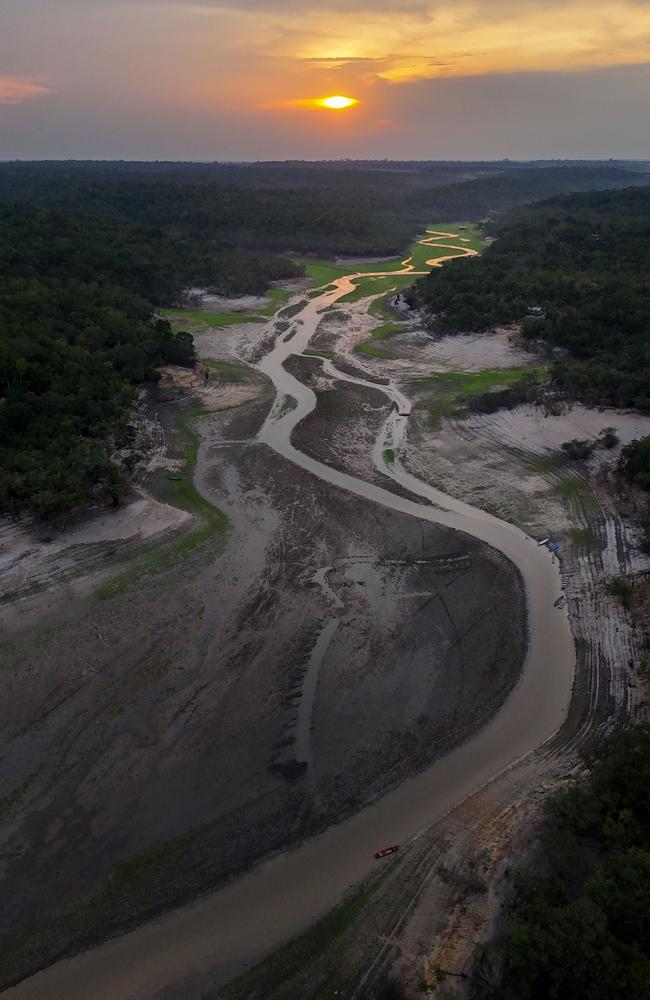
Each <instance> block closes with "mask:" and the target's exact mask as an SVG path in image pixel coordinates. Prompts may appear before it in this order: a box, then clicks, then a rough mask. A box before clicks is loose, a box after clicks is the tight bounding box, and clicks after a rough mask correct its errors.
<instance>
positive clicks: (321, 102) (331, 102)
mask: <svg viewBox="0 0 650 1000" xmlns="http://www.w3.org/2000/svg"><path fill="white" fill-rule="evenodd" d="M314 103H315V104H317V105H318V107H320V108H329V109H330V110H331V111H343V109H344V108H352V107H354V105H355V104H358V103H359V102H358V101H357V100H355V98H354V97H343V95H342V94H335V95H334V97H320V98H319V99H318V100H317V101H315V102H314Z"/></svg>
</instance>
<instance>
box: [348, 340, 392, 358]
mask: <svg viewBox="0 0 650 1000" xmlns="http://www.w3.org/2000/svg"><path fill="white" fill-rule="evenodd" d="M355 351H356V352H357V353H358V354H368V355H370V357H371V358H382V359H383V360H384V361H390V360H391V359H392V358H394V357H395V355H394V354H391V352H390V351H387V350H385V349H384V348H383V347H377V346H376V345H375V344H373V343H372V341H370V340H364V341H363V342H362V343H361V344H357V346H356V347H355Z"/></svg>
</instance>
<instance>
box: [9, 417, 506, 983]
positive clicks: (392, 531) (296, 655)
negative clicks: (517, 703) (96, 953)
mask: <svg viewBox="0 0 650 1000" xmlns="http://www.w3.org/2000/svg"><path fill="white" fill-rule="evenodd" d="M268 405H269V404H268V403H258V404H248V405H246V406H244V407H242V408H241V409H239V410H237V411H234V412H233V413H224V414H215V415H211V416H210V417H208V418H206V419H205V420H204V421H203V428H202V433H203V436H204V444H203V446H202V448H201V451H200V461H199V468H198V472H197V482H198V485H199V487H200V489H201V491H202V492H203V494H204V495H205V496H207V497H208V498H209V499H212V500H213V501H214V502H215V503H217V504H218V505H219V506H221V507H222V508H223V509H224V510H225V511H226V513H227V514H228V515H229V516H230V517H231V520H232V525H233V527H232V533H231V537H230V538H229V543H228V546H227V549H226V550H225V552H224V553H223V554H220V555H219V554H218V553H217V552H216V551H215V550H214V549H213V550H212V551H209V550H208V551H204V552H203V553H201V555H200V556H198V557H196V558H194V559H190V560H188V561H186V562H185V563H181V564H179V566H178V567H176V568H175V569H174V572H173V573H162V574H159V575H158V576H156V577H155V578H153V579H151V580H145V581H142V582H141V583H139V584H138V585H137V586H136V587H135V588H134V589H131V590H129V591H128V592H125V593H122V594H118V595H117V596H114V597H112V598H110V599H108V600H105V601H101V602H97V601H96V599H94V598H93V597H92V595H88V596H85V597H84V596H74V595H73V594H68V595H66V597H65V599H62V596H63V595H61V594H58V593H57V592H47V593H45V594H42V595H36V596H34V597H30V598H26V599H25V600H23V601H21V602H19V603H18V604H17V605H9V606H7V607H6V608H5V609H4V611H3V616H4V626H5V627H4V629H3V680H4V686H5V697H4V699H3V704H2V732H3V750H2V757H1V759H0V774H1V775H2V776H3V793H4V794H5V795H6V796H7V797H8V800H9V803H10V804H9V808H8V809H6V810H5V811H4V812H3V815H2V825H1V826H0V830H1V834H2V842H1V846H0V854H1V856H2V865H3V903H4V906H3V913H2V929H3V932H4V933H5V934H6V933H8V932H9V931H10V930H16V929H17V928H24V927H29V926H30V924H31V923H32V922H33V921H34V920H35V919H36V918H37V917H43V916H44V915H46V914H52V913H54V912H57V913H58V914H59V917H58V918H57V919H56V920H52V919H48V922H47V923H48V932H47V940H46V942H45V945H46V947H45V950H46V952H47V955H48V958H49V959H50V960H51V958H52V957H53V955H55V954H58V953H61V952H62V951H65V949H66V947H67V946H68V944H69V942H70V941H71V940H76V941H79V940H83V941H84V942H85V943H87V942H88V941H90V940H92V939H93V937H95V936H99V935H104V934H105V933H106V932H107V931H108V930H109V929H110V928H111V927H114V928H116V927H118V926H122V927H124V926H127V925H129V924H131V923H133V922H136V921H140V920H142V919H143V918H144V917H145V916H147V915H150V914H152V913H154V912H156V911H157V910H159V909H161V908H163V907H167V906H169V905H172V904H174V903H177V902H180V901H181V900H183V899H185V898H187V897H188V896H191V895H193V894H196V893H198V892H200V891H202V890H205V889H206V888H207V887H209V886H210V885H214V884H216V883H218V882H219V881H220V880H221V879H223V878H224V877H225V876H226V875H228V874H229V873H230V872H236V871H238V870H241V868H242V867H243V866H246V865H247V864H250V863H251V862H252V861H253V860H254V859H256V858H258V857H260V856H261V855H263V854H266V853H268V852H269V851H273V850H278V849H280V848H282V847H284V846H285V845H287V844H289V843H291V842H292V841H295V840H296V839H298V838H300V837H301V836H303V835H304V834H306V833H307V832H309V831H313V830H315V829H318V828H321V827H323V826H324V825H326V824H327V823H328V822H331V821H332V820H334V819H336V818H338V817H340V816H343V815H345V814H347V813H349V812H352V811H354V810H356V809H357V808H358V807H359V805H360V804H361V803H363V802H364V801H368V800H369V799H371V798H372V797H373V796H375V795H378V794H380V793H381V792H382V791H384V790H385V789H386V788H387V787H389V786H391V785H393V784H397V783H399V781H400V780H401V779H402V778H403V777H404V776H405V775H407V774H409V773H412V772H413V771H415V770H417V769H418V768H421V767H422V766H424V764H426V763H427V762H428V761H430V760H431V759H432V758H433V757H435V756H436V755H437V754H439V753H441V752H443V750H445V749H446V748H448V747H450V746H452V745H453V744H454V743H455V742H457V741H459V740H460V739H462V738H463V737H464V736H466V735H467V734H468V733H470V732H472V731H474V730H475V729H476V728H478V727H479V726H480V725H481V723H482V722H483V721H484V720H485V719H486V718H487V717H488V716H489V715H490V714H491V713H492V712H493V711H494V710H495V708H496V707H497V706H498V705H499V704H500V703H501V702H502V701H503V699H504V698H505V696H506V694H507V692H508V690H509V689H510V687H511V686H512V684H513V683H514V680H515V679H516V677H517V674H518V671H519V667H520V664H521V661H522V658H523V652H524V645H525V643H524V635H523V631H522V627H521V622H522V621H523V598H522V595H521V593H520V586H519V581H518V578H517V576H516V574H515V573H514V571H513V570H512V568H511V567H510V565H509V564H508V563H507V562H506V560H505V559H503V558H502V557H499V556H498V555H497V554H496V553H494V552H493V551H492V550H489V549H488V548H487V547H486V546H484V545H482V544H480V543H478V542H476V541H475V540H473V539H471V538H470V537H468V536H464V535H459V534H456V533H453V532H450V531H448V530H445V529H442V528H436V527H434V526H431V525H426V524H423V523H420V522H415V521H414V520H413V519H411V518H409V517H406V516H403V515H400V514H397V513H394V512H390V511H388V510H385V509H383V508H379V507H376V506H375V505H373V504H370V503H367V502H365V501H362V500H360V499H358V498H354V497H351V496H349V495H347V494H344V493H342V492H340V491H338V490H335V489H332V488H331V487H329V486H327V485H326V484H322V483H319V482H317V481H316V480H314V479H313V478H312V477H311V476H309V475H308V474H307V473H305V472H302V471H301V470H299V469H298V468H296V467H295V466H293V465H291V464H290V463H287V462H285V461H284V460H282V459H280V458H279V457H278V456H274V455H272V454H271V453H270V452H269V451H268V450H267V449H266V447H265V446H261V445H257V444H256V443H254V442H253V440H252V437H253V435H254V433H255V432H256V430H257V427H258V426H259V424H260V422H261V420H262V419H263V416H264V414H265V412H266V410H267V408H268ZM486 595H488V600H486ZM513 608H516V609H517V611H518V613H517V614H513ZM333 619H338V621H339V625H338V627H337V628H336V630H335V632H334V633H333V634H332V635H331V636H330V637H329V639H328V641H327V643H325V642H323V644H322V645H323V657H322V662H321V663H320V665H317V670H316V678H315V680H314V677H313V666H312V668H310V669H311V674H312V676H311V680H310V690H305V675H306V672H307V668H308V666H309V664H310V662H311V658H312V653H313V650H314V648H315V647H316V645H317V643H318V640H319V636H321V635H322V634H323V631H324V630H325V629H327V627H328V623H331V621H332V620H333ZM516 622H519V624H518V625H517V624H515V623H516ZM406 625H408V627H405V626H406ZM304 698H311V699H312V711H311V725H310V726H305V724H304V722H303V724H302V726H301V727H300V732H299V731H298V729H299V727H298V721H299V717H300V710H301V705H302V703H303V699H304ZM303 715H304V711H303ZM299 735H300V739H301V743H300V747H301V752H302V750H303V749H304V748H305V746H306V743H305V741H306V740H307V741H310V743H311V745H310V746H309V748H308V749H309V753H307V754H305V757H306V758H307V760H305V761H303V760H301V759H298V757H297V751H296V739H297V737H298V736H299ZM305 765H307V766H305ZM6 775H12V776H15V781H14V783H13V785H9V783H8V782H7V780H6V777H5V776H6ZM171 838H182V840H181V841H179V843H180V845H181V846H180V847H179V848H178V850H177V851H176V852H175V853H174V855H173V864H172V865H170V866H169V868H168V869H165V870H164V871H163V872H161V873H160V877H159V878H158V879H154V880H153V882H147V883H146V885H145V887H144V889H143V888H142V887H138V886H137V885H136V886H135V887H134V889H133V892H132V893H131V894H129V893H127V895H126V897H125V898H124V899H123V900H122V901H121V903H120V905H119V907H117V909H115V908H114V909H110V907H109V909H108V910H107V911H106V912H103V911H101V909H100V912H99V914H98V916H97V918H96V919H97V920H98V923H97V924H95V925H93V924H92V921H91V922H90V925H86V926H85V927H84V928H83V936H82V938H81V939H80V937H79V934H80V932H79V931H78V930H75V929H74V927H73V922H71V921H70V920H69V919H68V916H63V917H61V912H62V910H61V907H63V910H65V909H66V906H65V904H66V901H72V900H73V899H74V898H77V899H78V897H79V894H80V893H82V892H84V891H85V890H87V889H88V887H90V886H92V885H93V883H95V882H96V880H97V879H98V878H100V877H101V876H103V875H104V874H105V873H106V872H107V871H109V870H110V869H111V868H112V867H114V865H115V864H116V863H117V862H119V861H121V860H122V859H125V858H128V857H131V856H133V855H134V854H137V853H138V852H141V851H143V850H146V849H147V848H150V847H151V846H153V845H156V844H160V843H161V842H166V841H169V840H170V839H171ZM71 909H73V907H72V908H71ZM35 940H36V941H41V945H42V939H41V938H39V937H37V938H35ZM38 954H39V952H38V947H37V948H36V956H37V957H36V959H35V961H36V962H37V963H38V961H39V959H38ZM18 961H20V959H19V960H18ZM23 961H24V959H23ZM30 961H33V959H30ZM26 971H27V967H25V966H22V967H20V966H13V967H11V971H10V972H8V974H9V975H10V976H15V975H19V974H24V972H26ZM6 974H7V973H6Z"/></svg>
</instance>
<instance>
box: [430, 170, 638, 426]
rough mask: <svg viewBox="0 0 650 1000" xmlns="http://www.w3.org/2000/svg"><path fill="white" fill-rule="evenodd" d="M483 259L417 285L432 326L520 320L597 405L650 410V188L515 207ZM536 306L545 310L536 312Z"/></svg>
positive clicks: (569, 384) (560, 378) (566, 379)
mask: <svg viewBox="0 0 650 1000" xmlns="http://www.w3.org/2000/svg"><path fill="white" fill-rule="evenodd" d="M496 236H497V239H496V242H495V243H494V244H493V245H492V246H491V247H489V248H488V249H487V250H486V251H485V252H484V253H483V254H482V256H481V257H480V258H475V259H473V260H470V261H459V262H451V263H450V264H448V265H447V266H445V267H444V268H442V269H440V270H438V271H435V272H433V273H432V274H431V275H430V276H428V277H426V278H424V279H422V280H421V281H420V282H419V283H418V290H419V295H420V298H421V300H422V302H423V303H424V305H425V306H426V307H427V308H428V309H429V311H430V314H431V317H432V322H433V324H434V326H435V327H436V328H438V329H440V330H442V331H447V332H456V331H463V330H467V331H470V330H482V329H487V328H489V327H491V326H494V325H496V324H499V323H511V322H517V321H521V322H522V328H523V333H524V336H526V337H528V338H529V339H532V340H537V339H543V340H545V341H547V342H548V343H550V344H552V345H556V346H558V347H560V348H564V349H565V350H566V351H567V352H568V354H569V355H570V357H567V358H564V359H560V360H558V361H557V362H556V363H555V365H554V370H553V375H554V379H555V381H556V383H557V385H558V386H559V387H560V389H561V390H562V391H563V392H565V393H567V394H568V395H570V396H572V397H574V398H578V399H581V400H584V401H585V402H587V403H591V404H600V405H606V406H624V407H625V406H634V407H637V408H638V409H640V410H644V411H650V188H647V187H639V188H628V189H625V190H622V191H602V192H593V193H592V192H589V193H582V194H575V195H570V196H565V197H561V198H556V199H553V200H549V201H546V202H543V203H540V204H538V205H533V206H530V207H528V208H525V209H522V208H520V209H517V210H515V211H513V212H512V213H511V214H509V215H508V216H506V218H505V219H504V220H503V221H502V222H501V223H500V224H499V225H498V226H497V228H496ZM531 312H536V313H538V314H539V315H530V313H531Z"/></svg>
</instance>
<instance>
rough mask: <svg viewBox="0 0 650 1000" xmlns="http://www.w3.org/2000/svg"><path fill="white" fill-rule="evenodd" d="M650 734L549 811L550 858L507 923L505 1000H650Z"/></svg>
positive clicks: (621, 741)
mask: <svg viewBox="0 0 650 1000" xmlns="http://www.w3.org/2000/svg"><path fill="white" fill-rule="evenodd" d="M649 787H650V728H649V727H648V726H647V725H641V726H638V727H636V728H633V729H630V730H627V731H625V732H622V733H620V734H619V735H618V736H617V737H616V738H615V739H614V740H613V742H612V744H611V746H610V747H609V749H608V752H607V753H606V755H605V756H604V758H603V759H602V760H601V761H600V762H599V763H598V764H596V765H595V767H594V768H593V771H592V774H591V777H590V779H589V780H588V781H586V782H583V783H581V784H579V785H577V786H576V787H574V788H573V789H571V790H570V791H565V792H562V793H560V794H559V795H556V796H555V797H554V798H553V799H552V800H551V801H550V803H549V806H548V815H547V819H546V823H545V828H544V838H543V839H544V855H543V858H542V859H540V864H539V865H538V866H537V868H538V870H537V871H536V872H534V873H533V874H532V875H529V876H528V877H527V878H526V880H525V881H524V882H523V884H522V886H521V889H520V894H519V898H518V900H517V902H516V904H515V906H514V908H513V910H512V912H511V914H510V915H509V918H508V922H507V941H506V974H505V981H504V983H503V986H502V988H500V989H499V990H498V991H497V992H496V993H494V994H492V995H493V996H494V997H495V1000H496V998H497V997H498V998H499V1000H630V998H631V997H634V998H635V1000H647V998H648V997H650V906H649V905H648V903H649V900H650V797H649V796H648V788H649Z"/></svg>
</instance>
